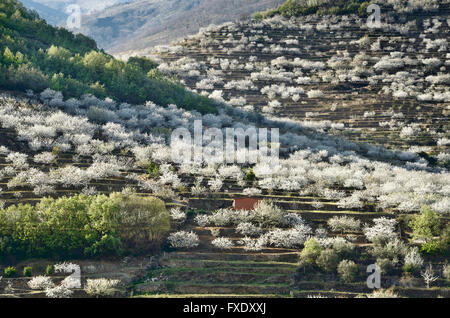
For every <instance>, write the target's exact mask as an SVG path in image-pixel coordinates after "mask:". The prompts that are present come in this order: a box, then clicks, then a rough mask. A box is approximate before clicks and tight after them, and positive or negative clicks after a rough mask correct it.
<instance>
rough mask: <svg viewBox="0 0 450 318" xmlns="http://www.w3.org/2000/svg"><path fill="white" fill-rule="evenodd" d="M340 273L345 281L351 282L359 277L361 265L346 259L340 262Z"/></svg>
mask: <svg viewBox="0 0 450 318" xmlns="http://www.w3.org/2000/svg"><path fill="white" fill-rule="evenodd" d="M338 273H339V277H340V278H341V280H342V281H343V282H345V283H351V282H354V281H355V280H356V279H357V278H358V275H359V267H358V265H356V264H355V262H353V261H350V260H346V259H345V260H343V261H341V262H340V263H339V265H338Z"/></svg>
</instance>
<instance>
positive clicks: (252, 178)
mask: <svg viewBox="0 0 450 318" xmlns="http://www.w3.org/2000/svg"><path fill="white" fill-rule="evenodd" d="M245 180H247V181H249V182H253V181H255V180H256V175H255V173H254V172H253V170H252V169H249V170H248V171H247V173H246V174H245Z"/></svg>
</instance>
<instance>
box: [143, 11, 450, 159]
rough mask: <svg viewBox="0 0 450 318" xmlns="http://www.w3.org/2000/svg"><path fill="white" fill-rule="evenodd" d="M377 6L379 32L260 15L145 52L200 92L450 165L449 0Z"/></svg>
mask: <svg viewBox="0 0 450 318" xmlns="http://www.w3.org/2000/svg"><path fill="white" fill-rule="evenodd" d="M382 12H383V15H382V23H383V24H382V27H381V28H378V29H369V28H368V27H367V25H366V21H365V18H362V17H360V16H359V15H358V14H351V15H313V14H310V15H299V16H298V17H291V18H284V17H282V16H279V15H275V16H273V17H267V18H266V19H263V20H261V17H258V19H254V20H252V21H242V22H236V23H227V24H224V25H221V26H218V27H211V28H209V29H207V30H205V31H204V32H201V33H199V34H198V35H196V36H193V37H191V38H189V39H185V40H183V41H180V42H179V43H176V44H173V45H172V46H169V47H162V48H160V49H159V50H154V49H152V48H149V50H147V51H146V52H144V55H145V54H146V55H147V56H153V57H155V58H159V59H160V60H159V62H160V63H161V65H160V66H159V70H160V71H162V72H163V73H165V74H170V75H176V76H178V77H179V78H180V79H181V80H182V82H183V83H185V84H186V85H187V86H189V87H190V88H192V89H194V90H196V91H197V92H199V93H200V94H203V95H205V96H210V97H212V98H216V99H218V100H224V101H226V102H228V103H230V104H231V105H234V106H235V107H238V108H241V109H246V110H255V111H257V112H262V113H265V114H267V115H269V116H275V117H284V118H290V119H295V120H298V121H300V122H301V123H302V124H303V125H304V126H306V127H314V128H316V129H320V130H321V131H324V132H328V133H331V134H335V135H339V136H343V137H345V138H349V139H351V140H355V141H360V142H367V143H371V144H378V145H382V146H386V147H389V148H391V149H405V150H409V151H412V152H415V153H419V154H420V155H421V156H423V157H424V158H427V160H429V161H430V162H434V163H437V162H439V164H440V165H444V166H445V165H447V167H448V164H449V158H448V151H449V145H450V143H449V137H450V136H449V107H450V106H449V105H450V91H449V83H450V82H449V75H448V73H449V53H448V39H449V36H448V34H449V25H448V21H449V20H448V16H449V4H448V3H447V4H441V6H440V8H439V10H422V9H419V10H418V11H417V12H418V13H417V14H415V15H413V14H410V15H404V14H403V13H402V12H396V11H395V10H394V9H393V8H392V7H389V6H386V7H383V9H382ZM270 15H271V14H269V15H268V16H270ZM186 65H189V68H186ZM429 155H431V156H433V157H434V158H429Z"/></svg>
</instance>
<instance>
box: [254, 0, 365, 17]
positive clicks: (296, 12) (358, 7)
mask: <svg viewBox="0 0 450 318" xmlns="http://www.w3.org/2000/svg"><path fill="white" fill-rule="evenodd" d="M368 5H369V2H367V1H364V0H338V1H335V0H334V1H327V0H312V1H311V0H308V1H306V0H287V1H286V2H284V3H283V4H282V5H280V6H279V7H278V8H275V9H271V10H267V11H265V12H260V13H257V14H255V19H258V20H259V19H265V18H268V17H273V16H275V15H277V14H280V15H282V16H284V17H288V18H290V17H298V16H302V15H309V14H319V15H328V14H329V15H335V14H341V15H342V14H352V13H353V14H359V15H360V16H366V15H367V12H366V9H367V7H368Z"/></svg>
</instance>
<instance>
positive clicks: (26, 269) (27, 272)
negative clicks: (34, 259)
mask: <svg viewBox="0 0 450 318" xmlns="http://www.w3.org/2000/svg"><path fill="white" fill-rule="evenodd" d="M32 274H33V269H32V268H31V267H30V266H27V267H24V268H23V276H25V277H31V276H32Z"/></svg>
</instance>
